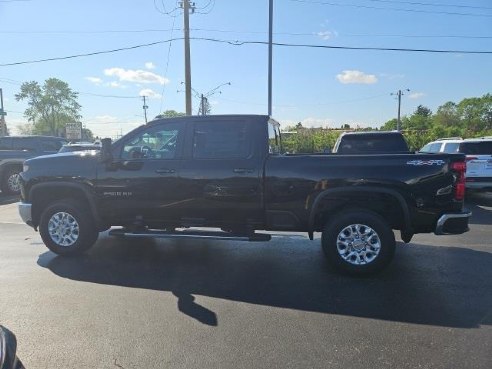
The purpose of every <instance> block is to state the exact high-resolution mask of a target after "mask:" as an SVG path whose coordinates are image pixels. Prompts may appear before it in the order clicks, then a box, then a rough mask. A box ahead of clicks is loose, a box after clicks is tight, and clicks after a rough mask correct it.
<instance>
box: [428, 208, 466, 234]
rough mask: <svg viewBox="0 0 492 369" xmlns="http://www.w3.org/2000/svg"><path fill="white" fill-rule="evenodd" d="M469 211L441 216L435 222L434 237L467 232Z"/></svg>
mask: <svg viewBox="0 0 492 369" xmlns="http://www.w3.org/2000/svg"><path fill="white" fill-rule="evenodd" d="M471 215H472V213H471V211H463V212H461V213H450V214H443V215H441V216H440V218H439V219H438V220H437V223H436V229H435V231H434V233H435V234H436V235H445V234H462V233H465V232H468V231H469V229H470V228H468V221H469V220H470V217H471Z"/></svg>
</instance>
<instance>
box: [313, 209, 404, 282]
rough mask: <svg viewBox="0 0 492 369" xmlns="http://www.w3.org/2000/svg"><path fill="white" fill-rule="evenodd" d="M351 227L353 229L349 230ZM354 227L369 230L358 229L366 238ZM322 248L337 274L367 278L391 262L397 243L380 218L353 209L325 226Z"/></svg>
mask: <svg viewBox="0 0 492 369" xmlns="http://www.w3.org/2000/svg"><path fill="white" fill-rule="evenodd" d="M351 225H354V227H350V228H349V226H351ZM355 225H362V226H365V227H366V228H364V227H358V229H359V230H361V231H362V232H363V234H362V235H363V236H364V237H361V236H360V232H358V231H357V227H355ZM369 228H370V229H371V230H372V231H373V233H371V232H370V231H369ZM342 231H345V233H342ZM354 231H355V232H354ZM352 232H354V233H352ZM366 232H367V233H366ZM374 233H375V235H374ZM347 235H348V237H347ZM339 236H340V239H339ZM364 240H365V241H364ZM351 241H353V242H351ZM356 243H357V244H356ZM321 245H322V248H323V252H324V254H325V256H326V258H327V260H328V262H329V263H330V264H331V265H332V266H333V267H334V268H336V269H337V270H339V271H341V272H344V273H347V274H351V275H368V274H374V273H378V272H380V271H381V270H383V269H384V268H385V267H386V266H387V265H388V264H389V263H390V262H391V260H392V259H393V257H394V255H395V245H396V243H395V235H394V234H393V231H392V230H391V227H390V226H389V225H388V223H387V222H386V221H385V220H384V219H383V218H382V217H381V216H380V215H378V214H376V213H373V212H372V211H369V210H364V209H351V210H347V211H344V212H342V213H340V214H337V216H336V217H334V219H332V220H330V221H328V222H327V223H326V225H325V227H324V229H323V234H322V237H321ZM378 246H379V247H378ZM376 250H377V252H376ZM342 254H343V255H342Z"/></svg>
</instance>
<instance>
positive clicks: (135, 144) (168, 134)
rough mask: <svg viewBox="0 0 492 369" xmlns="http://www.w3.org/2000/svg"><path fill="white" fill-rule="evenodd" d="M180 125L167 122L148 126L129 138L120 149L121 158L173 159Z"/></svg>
mask: <svg viewBox="0 0 492 369" xmlns="http://www.w3.org/2000/svg"><path fill="white" fill-rule="evenodd" d="M181 131H182V125H181V124H178V123H169V124H164V125H159V126H156V127H150V128H148V129H146V130H144V131H141V132H140V133H138V134H137V135H136V136H134V137H133V138H130V139H129V140H128V141H127V142H126V143H125V145H124V146H123V149H122V151H121V158H122V159H124V160H132V159H140V160H141V159H174V158H175V157H176V154H177V144H178V139H179V138H180V134H181Z"/></svg>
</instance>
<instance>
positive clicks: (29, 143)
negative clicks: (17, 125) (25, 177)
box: [12, 137, 38, 152]
mask: <svg viewBox="0 0 492 369" xmlns="http://www.w3.org/2000/svg"><path fill="white" fill-rule="evenodd" d="M12 148H13V149H14V150H22V151H31V152H32V151H38V142H37V140H35V139H32V138H28V137H26V138H19V139H14V140H12Z"/></svg>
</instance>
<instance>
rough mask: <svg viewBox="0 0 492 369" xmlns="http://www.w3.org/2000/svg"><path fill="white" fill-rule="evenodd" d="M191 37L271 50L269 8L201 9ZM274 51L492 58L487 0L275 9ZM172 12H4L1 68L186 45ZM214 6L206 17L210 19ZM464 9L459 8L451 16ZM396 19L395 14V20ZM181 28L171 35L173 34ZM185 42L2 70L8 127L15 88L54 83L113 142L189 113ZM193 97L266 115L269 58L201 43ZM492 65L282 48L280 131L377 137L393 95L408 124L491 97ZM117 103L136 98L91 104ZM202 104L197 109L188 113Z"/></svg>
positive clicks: (144, 4) (43, 0) (279, 0)
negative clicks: (345, 127) (65, 87)
mask: <svg viewBox="0 0 492 369" xmlns="http://www.w3.org/2000/svg"><path fill="white" fill-rule="evenodd" d="M195 3H196V6H197V8H204V9H197V13H195V14H193V15H191V16H190V28H191V29H192V31H191V36H192V37H206V38H215V39H219V40H231V41H235V40H238V41H267V40H268V34H267V31H268V1H267V0H251V1H232V0H215V1H214V0H211V1H209V0H195ZM274 3H275V14H274V33H275V34H274V41H275V42H283V43H296V44H299V43H300V44H316V45H330V46H348V47H382V48H418V49H453V50H485V51H492V0H471V1H466V2H459V1H458V0H347V1H345V0H319V1H318V0H302V1H301V0H275V1H274ZM176 4H177V2H176V1H175V0H162V1H161V0H156V1H154V0H119V1H116V0H104V1H101V0H99V1H94V0H86V1H79V0H72V1H66V0H65V1H63V0H0V37H1V40H2V43H1V45H2V48H1V51H0V64H6V63H12V62H19V61H29V60H34V59H43V58H50V57H58V56H67V55H73V54H80V53H90V52H94V51H100V50H109V49H116V48H122V47H128V46H133V45H138V44H145V43H150V42H154V41H160V40H167V39H170V38H172V37H182V34H183V32H182V28H183V19H182V13H181V12H180V11H175V12H174V13H172V15H175V16H176V17H174V18H173V17H171V16H169V15H167V14H164V12H165V11H170V10H172V9H173V8H175V6H176ZM207 5H208V6H207ZM452 5H455V6H452ZM395 9H400V10H395ZM173 29H174V30H173ZM183 55H184V51H183V41H182V40H177V41H174V42H172V43H171V47H170V48H169V44H166V43H163V44H159V45H156V46H151V47H145V48H139V49H135V50H130V51H122V52H116V53H111V54H104V55H97V56H90V57H81V58H74V59H69V60H61V61H50V62H44V63H36V64H24V65H17V66H0V87H2V88H3V90H4V99H5V108H6V110H7V111H8V116H7V124H8V125H9V127H10V128H11V129H12V131H13V133H15V132H16V128H15V127H16V126H17V125H19V124H23V123H25V119H24V118H23V114H22V112H23V111H24V109H25V108H26V105H25V103H23V102H17V101H15V98H14V94H15V93H17V92H18V90H19V83H20V82H24V81H30V80H36V81H38V82H40V83H42V82H43V81H44V80H45V79H47V78H50V77H56V78H59V79H61V80H64V81H66V82H68V83H69V85H70V86H71V87H72V88H73V89H74V90H76V91H79V92H80V98H79V102H80V103H81V105H82V107H83V108H82V115H83V119H82V121H83V122H84V123H85V124H86V126H87V127H89V128H90V129H92V130H93V131H94V132H95V133H96V134H97V135H100V136H106V135H108V136H116V135H117V134H119V133H120V132H123V133H125V132H127V131H129V130H130V129H132V128H134V127H135V126H137V125H139V124H141V123H142V122H143V112H142V101H141V99H140V98H139V95H141V94H145V95H147V96H149V99H148V102H147V104H148V106H149V110H148V115H149V117H154V116H155V115H157V114H158V113H159V112H160V111H163V110H167V109H174V110H177V111H184V106H185V103H184V93H183V92H177V91H182V90H183V89H184V86H183V85H182V82H183V81H184V61H183V60H184V59H183ZM191 56H192V86H193V88H194V89H195V90H196V91H197V92H199V93H206V92H208V91H210V90H212V89H213V88H215V87H216V86H218V85H220V84H222V83H226V82H230V83H231V85H230V86H229V85H226V86H223V87H222V88H220V91H221V93H220V94H215V95H213V96H211V97H210V98H209V100H210V102H211V104H212V112H213V113H216V114H227V113H257V114H265V113H266V112H267V56H268V54H267V46H266V45H243V46H231V45H227V44H222V43H213V42H210V41H202V40H192V42H191ZM491 70H492V54H485V55H473V54H431V53H406V52H390V51H354V50H334V49H312V48H295V47H282V46H276V47H274V65H273V71H274V73H273V105H274V108H273V116H274V117H275V118H277V119H278V120H279V121H280V122H281V123H282V124H283V126H287V125H289V124H295V123H296V122H298V121H302V122H303V124H304V125H307V126H330V127H335V126H336V127H339V126H340V125H342V124H344V123H349V124H351V125H352V126H355V125H360V126H379V125H381V124H383V123H384V122H386V121H387V120H389V119H392V118H394V117H395V116H396V108H397V103H396V100H395V99H394V97H392V96H390V93H392V92H396V91H397V90H398V89H407V88H408V89H410V90H411V91H410V92H407V93H406V95H405V96H404V97H403V100H402V113H403V114H409V113H411V112H412V111H413V110H415V108H416V107H417V106H418V105H419V104H423V105H426V106H428V107H430V108H431V109H432V110H435V109H437V107H438V106H439V105H441V104H443V103H444V102H446V101H456V102H457V101H459V100H461V99H463V98H465V97H473V96H481V95H483V94H485V93H490V92H492V73H491ZM90 94H96V95H111V96H124V97H128V98H111V97H101V96H93V95H90ZM197 109H198V100H197V99H195V100H194V101H193V111H194V112H195V113H196V111H197Z"/></svg>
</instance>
